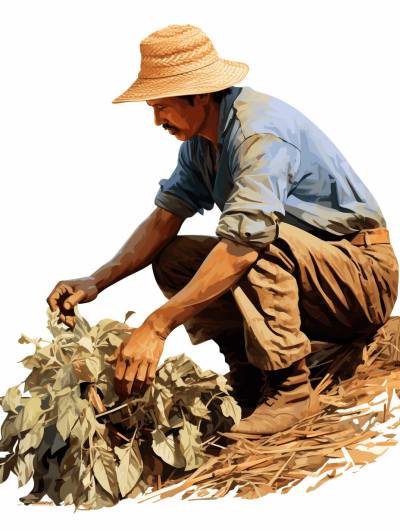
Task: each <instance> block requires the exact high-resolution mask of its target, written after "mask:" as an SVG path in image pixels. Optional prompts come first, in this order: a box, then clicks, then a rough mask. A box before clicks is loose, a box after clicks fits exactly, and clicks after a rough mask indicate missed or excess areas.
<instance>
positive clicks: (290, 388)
mask: <svg viewBox="0 0 400 531" xmlns="http://www.w3.org/2000/svg"><path fill="white" fill-rule="evenodd" d="M265 374H266V375H267V379H266V384H265V387H264V389H263V391H262V396H261V399H260V402H259V405H258V406H257V408H256V410H255V411H254V413H252V414H251V415H250V416H249V417H247V418H245V419H243V420H241V421H240V423H239V425H238V426H233V427H232V428H231V432H234V433H248V434H262V435H272V434H273V433H277V432H279V431H283V430H286V429H287V428H289V427H290V426H292V425H293V424H296V422H298V421H299V420H301V419H302V418H304V417H308V416H310V415H314V414H315V413H318V411H320V409H321V408H320V405H319V400H318V396H317V394H316V393H315V391H314V390H313V388H312V387H311V383H310V380H309V378H308V377H309V374H310V371H309V369H308V367H307V365H306V361H305V359H304V358H303V359H301V360H299V361H296V362H294V363H293V364H292V365H291V366H290V367H288V368H287V369H281V370H279V371H268V372H265Z"/></svg>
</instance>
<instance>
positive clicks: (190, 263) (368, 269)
mask: <svg viewBox="0 0 400 531" xmlns="http://www.w3.org/2000/svg"><path fill="white" fill-rule="evenodd" d="M217 243H218V239H217V238H213V237H207V236H177V237H176V238H175V239H174V240H173V241H172V242H171V243H170V244H169V245H167V246H166V248H165V249H164V250H163V251H162V252H161V253H160V254H159V256H158V257H157V258H156V260H155V261H154V262H153V270H154V275H155V278H156V281H157V283H158V285H159V287H160V288H161V290H162V292H163V293H164V295H165V296H166V297H167V298H171V297H172V296H173V295H175V294H176V293H177V292H178V291H180V290H181V289H182V288H184V287H185V286H186V284H187V283H188V282H189V281H190V280H191V279H192V278H193V276H194V275H195V274H196V272H197V270H198V269H199V267H200V266H201V264H202V263H203V261H204V260H205V258H206V257H207V255H208V254H209V253H210V251H211V250H212V249H213V248H214V246H215V245H216V244H217ZM398 276H399V267H398V263H397V259H396V257H395V254H394V252H393V248H392V246H391V245H390V244H374V245H370V246H360V247H358V246H354V245H352V244H351V243H349V242H348V241H347V240H345V239H343V240H340V241H339V242H326V241H323V240H321V239H319V238H316V237H315V236H312V235H311V234H308V233H306V232H304V231H302V230H301V229H298V228H296V227H293V226H292V225H288V224H287V223H281V224H280V234H279V238H278V239H277V240H276V241H275V242H274V244H272V245H270V246H268V247H267V248H266V250H264V251H262V252H261V253H260V254H259V257H258V260H257V261H256V262H255V264H254V265H253V266H252V267H251V268H250V269H249V270H248V271H247V272H246V273H245V274H244V275H243V276H242V278H241V279H240V280H239V282H238V283H237V284H236V285H235V286H234V287H233V288H232V289H231V291H229V292H227V293H225V294H224V295H222V296H221V297H220V298H219V299H218V300H216V301H215V302H213V303H212V304H210V305H209V306H208V307H207V308H206V309H204V310H203V311H201V312H200V313H198V314H197V315H196V316H195V317H193V318H191V319H190V320H189V321H187V323H186V324H185V327H186V330H187V332H188V334H189V337H190V339H191V341H192V343H193V344H195V345H196V344H199V343H202V342H204V341H207V340H208V339H213V338H216V337H217V336H219V335H220V334H222V333H223V332H226V331H227V330H238V329H244V336H245V341H246V352H247V357H248V360H249V361H250V363H252V364H253V365H255V366H256V367H258V368H260V369H264V370H279V369H283V368H286V367H288V366H290V365H291V364H292V363H293V362H294V361H296V360H299V359H301V358H303V357H305V356H307V354H309V353H310V340H318V341H327V342H332V343H350V342H352V341H355V340H359V339H361V338H366V337H368V336H369V335H372V334H374V333H375V332H376V331H377V330H378V329H379V328H380V327H381V326H382V325H383V324H384V323H385V322H386V321H387V320H388V319H389V316H390V314H391V312H392V309H393V307H394V304H395V302H396V298H397V290H398Z"/></svg>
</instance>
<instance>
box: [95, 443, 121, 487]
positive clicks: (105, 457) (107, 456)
mask: <svg viewBox="0 0 400 531" xmlns="http://www.w3.org/2000/svg"><path fill="white" fill-rule="evenodd" d="M93 454H94V455H93V472H94V475H95V477H96V479H97V481H98V482H99V483H100V485H101V486H102V487H103V489H104V490H106V491H107V492H109V493H110V494H111V495H112V496H114V497H118V478H117V467H116V462H115V458H114V454H113V452H109V451H108V450H105V449H104V448H101V447H99V446H95V447H94V451H93Z"/></svg>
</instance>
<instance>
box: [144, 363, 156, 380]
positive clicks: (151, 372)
mask: <svg viewBox="0 0 400 531" xmlns="http://www.w3.org/2000/svg"><path fill="white" fill-rule="evenodd" d="M157 365H158V362H157V361H154V362H153V363H152V364H151V365H150V366H149V368H148V371H147V378H146V385H151V384H152V383H153V381H154V379H155V377H156V371H157Z"/></svg>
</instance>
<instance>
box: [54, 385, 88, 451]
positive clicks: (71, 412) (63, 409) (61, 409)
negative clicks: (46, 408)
mask: <svg viewBox="0 0 400 531" xmlns="http://www.w3.org/2000/svg"><path fill="white" fill-rule="evenodd" d="M87 405H88V402H87V401H86V400H81V398H80V389H79V386H77V387H75V388H73V389H71V388H68V389H64V390H63V391H61V393H59V394H58V396H57V397H56V411H57V415H58V418H57V429H58V431H59V432H60V434H61V437H62V438H63V439H64V441H65V440H67V438H68V436H69V434H70V433H71V429H72V427H73V426H74V424H75V422H76V421H77V420H78V417H79V416H80V414H81V412H82V409H83V408H84V407H85V406H87Z"/></svg>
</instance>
